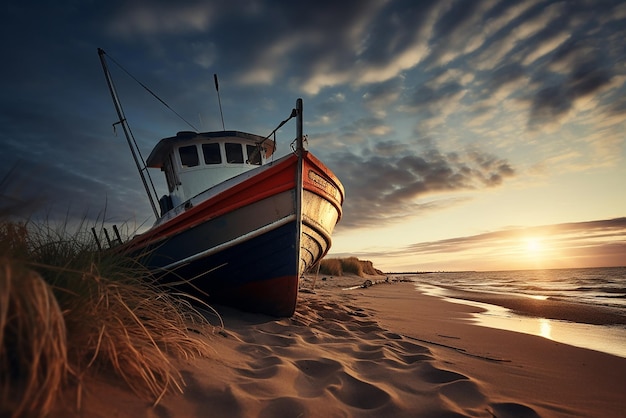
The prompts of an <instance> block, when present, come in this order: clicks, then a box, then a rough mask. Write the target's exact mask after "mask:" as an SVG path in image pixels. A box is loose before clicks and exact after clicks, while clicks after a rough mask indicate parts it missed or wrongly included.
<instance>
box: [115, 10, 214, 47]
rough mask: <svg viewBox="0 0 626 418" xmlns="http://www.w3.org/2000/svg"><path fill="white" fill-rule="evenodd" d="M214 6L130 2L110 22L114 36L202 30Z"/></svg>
mask: <svg viewBox="0 0 626 418" xmlns="http://www.w3.org/2000/svg"><path fill="white" fill-rule="evenodd" d="M213 14H214V13H213V8H212V6H211V4H210V3H207V2H200V1H198V2H191V3H189V2H187V3H185V2H176V3H172V2H144V1H139V2H130V3H127V4H125V5H124V6H123V7H121V8H120V9H119V10H118V11H117V15H116V16H115V17H114V18H113V19H112V20H111V21H110V22H109V25H108V29H109V33H110V34H111V35H113V36H121V37H125V38H131V37H133V36H137V35H138V36H142V37H149V36H160V35H172V34H184V33H188V32H202V31H204V30H206V29H207V28H208V27H209V24H210V22H211V18H212V17H213Z"/></svg>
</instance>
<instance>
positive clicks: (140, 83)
mask: <svg viewBox="0 0 626 418" xmlns="http://www.w3.org/2000/svg"><path fill="white" fill-rule="evenodd" d="M106 55H107V56H108V57H109V59H110V60H111V61H113V63H114V64H115V65H117V66H118V67H119V68H120V69H121V70H122V71H124V72H125V73H126V74H127V75H128V76H129V77H130V78H132V79H133V80H134V81H135V82H136V83H137V84H139V85H140V86H141V87H143V88H144V89H145V90H146V91H147V92H148V93H150V94H151V95H152V96H153V97H154V98H155V99H157V100H158V101H159V102H161V103H162V104H163V105H164V106H165V107H167V108H168V109H169V110H170V111H172V113H174V114H175V115H176V116H178V117H179V118H180V119H181V120H182V121H183V122H185V123H186V124H187V125H189V126H191V128H192V129H193V130H194V131H196V132H198V128H196V127H195V126H193V125H192V124H191V123H190V122H189V121H187V120H186V119H185V118H183V117H182V116H181V115H179V114H178V112H176V111H175V110H174V109H172V108H171V107H170V106H169V105H168V104H167V103H165V102H164V101H163V100H162V99H161V98H160V97H159V96H157V95H156V93H154V92H153V91H152V90H150V89H149V88H148V86H146V85H145V84H143V83H142V82H141V81H139V80H138V79H137V78H136V77H135V76H134V75H132V74H131V73H130V72H128V70H126V68H124V67H122V65H121V64H120V63H118V62H117V61H115V59H113V58H112V57H111V56H110V55H109V54H106Z"/></svg>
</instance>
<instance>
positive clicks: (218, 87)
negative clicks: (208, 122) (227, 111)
mask: <svg viewBox="0 0 626 418" xmlns="http://www.w3.org/2000/svg"><path fill="white" fill-rule="evenodd" d="M213 79H214V80H215V91H217V102H218V103H219V105H220V116H221V117H222V130H223V131H225V130H226V128H225V127H224V114H223V113H222V99H220V86H219V84H218V82H217V74H213Z"/></svg>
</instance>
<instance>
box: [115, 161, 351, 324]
mask: <svg viewBox="0 0 626 418" xmlns="http://www.w3.org/2000/svg"><path fill="white" fill-rule="evenodd" d="M253 171H256V170H253ZM253 171H251V172H248V173H247V174H246V175H245V176H241V178H239V179H233V181H231V182H230V184H227V185H226V186H224V187H221V188H218V189H217V191H211V190H209V191H207V192H205V193H203V194H201V195H199V196H197V197H196V198H193V199H191V200H190V201H189V202H186V204H184V205H181V206H182V208H178V209H177V210H174V211H173V214H170V216H168V217H164V219H162V220H161V222H158V223H157V225H155V227H153V228H152V229H151V230H149V231H147V232H146V233H144V234H142V235H140V236H138V237H136V238H135V239H133V240H131V241H130V242H129V243H128V244H127V247H126V250H127V251H128V252H129V253H131V254H132V255H133V256H135V257H137V258H138V260H139V261H140V262H141V263H142V264H144V265H145V266H146V267H148V268H149V269H150V270H151V271H153V272H154V274H155V275H156V276H157V277H158V278H159V279H160V280H162V281H164V282H168V283H170V284H172V285H174V286H176V287H178V288H179V289H180V290H183V291H185V292H189V293H191V294H194V295H196V296H198V297H200V298H202V299H203V300H206V301H208V302H209V303H221V304H227V305H231V306H235V307H237V308H240V309H243V310H247V311H254V312H262V313H266V314H270V315H274V316H291V315H292V314H293V313H294V311H295V307H296V304H297V295H298V285H299V278H300V277H301V276H302V274H303V273H304V272H305V271H306V270H307V269H309V268H310V267H311V266H313V265H314V264H315V263H316V262H317V261H318V260H319V259H320V258H322V257H323V256H324V255H325V254H326V253H327V252H328V250H329V249H330V246H331V234H332V231H333V229H334V227H335V224H336V223H337V221H338V220H339V219H340V217H341V204H342V202H343V193H344V192H343V186H342V185H341V183H340V182H339V180H338V179H337V178H336V177H335V176H334V175H333V174H332V172H330V170H328V169H327V168H326V167H325V166H324V165H323V164H322V163H321V162H320V161H319V160H318V159H317V158H315V157H314V156H313V155H312V154H310V153H308V152H306V151H305V152H304V154H303V156H302V157H301V158H298V157H297V156H296V155H290V156H287V157H283V158H282V159H280V160H278V161H276V162H275V163H273V164H271V165H270V166H264V167H263V168H261V169H259V170H258V172H253ZM299 172H300V173H301V174H298V173H299Z"/></svg>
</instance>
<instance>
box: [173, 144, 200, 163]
mask: <svg viewBox="0 0 626 418" xmlns="http://www.w3.org/2000/svg"><path fill="white" fill-rule="evenodd" d="M178 153H179V154H180V163H181V164H182V166H183V167H195V166H197V165H198V164H200V160H199V159H198V149H197V148H196V146H195V145H187V146H186V147H180V148H178Z"/></svg>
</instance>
